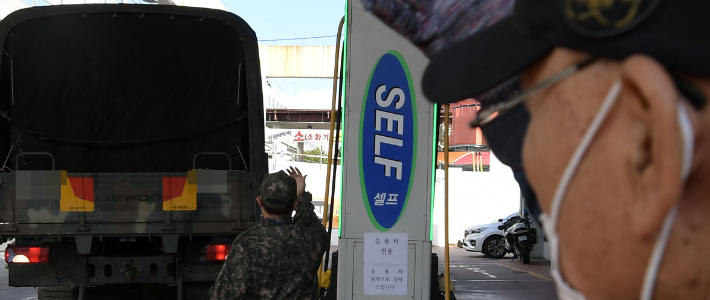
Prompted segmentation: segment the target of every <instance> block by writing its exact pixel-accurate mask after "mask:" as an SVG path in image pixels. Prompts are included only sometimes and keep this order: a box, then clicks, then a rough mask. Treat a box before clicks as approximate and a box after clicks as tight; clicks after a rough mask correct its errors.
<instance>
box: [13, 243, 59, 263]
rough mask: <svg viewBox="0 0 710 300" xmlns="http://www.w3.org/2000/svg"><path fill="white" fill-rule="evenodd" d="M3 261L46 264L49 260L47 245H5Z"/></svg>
mask: <svg viewBox="0 0 710 300" xmlns="http://www.w3.org/2000/svg"><path fill="white" fill-rule="evenodd" d="M5 262H7V263H8V264H10V263H15V264H46V263H48V262H49V247H7V249H5Z"/></svg>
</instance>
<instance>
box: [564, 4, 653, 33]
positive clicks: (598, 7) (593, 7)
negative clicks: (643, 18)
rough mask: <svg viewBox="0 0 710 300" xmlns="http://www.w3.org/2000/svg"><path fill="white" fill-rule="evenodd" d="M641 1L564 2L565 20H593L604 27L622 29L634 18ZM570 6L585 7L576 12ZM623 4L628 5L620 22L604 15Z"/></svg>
mask: <svg viewBox="0 0 710 300" xmlns="http://www.w3.org/2000/svg"><path fill="white" fill-rule="evenodd" d="M642 1H643V0H566V4H565V12H566V13H567V18H569V19H570V20H571V21H576V22H581V21H586V20H588V19H593V20H595V21H596V22H597V23H599V25H602V26H604V27H610V26H613V27H615V28H622V27H624V26H626V25H627V24H629V23H630V22H631V21H633V20H634V18H636V15H637V14H638V11H639V7H640V6H641V2H642ZM572 4H581V5H583V6H585V7H586V10H584V11H577V10H575V9H574V8H573V7H572ZM623 4H627V5H628V4H630V6H629V9H628V11H627V13H626V16H624V18H622V19H620V20H609V19H608V18H607V17H606V16H605V15H604V11H605V10H609V9H613V8H615V7H616V6H617V5H623Z"/></svg>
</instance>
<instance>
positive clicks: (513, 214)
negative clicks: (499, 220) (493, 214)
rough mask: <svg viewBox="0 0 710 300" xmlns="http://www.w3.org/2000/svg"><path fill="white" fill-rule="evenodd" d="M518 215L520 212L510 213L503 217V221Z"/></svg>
mask: <svg viewBox="0 0 710 300" xmlns="http://www.w3.org/2000/svg"><path fill="white" fill-rule="evenodd" d="M518 216H519V214H518V212H514V213H512V214H510V215H509V216H507V217H505V218H504V219H503V222H505V221H507V220H508V219H510V218H512V217H518Z"/></svg>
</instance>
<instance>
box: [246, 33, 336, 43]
mask: <svg viewBox="0 0 710 300" xmlns="http://www.w3.org/2000/svg"><path fill="white" fill-rule="evenodd" d="M330 37H336V35H323V36H310V37H299V38H289V39H273V40H259V42H277V41H293V40H310V39H322V38H330Z"/></svg>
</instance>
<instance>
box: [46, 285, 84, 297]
mask: <svg viewBox="0 0 710 300" xmlns="http://www.w3.org/2000/svg"><path fill="white" fill-rule="evenodd" d="M78 298H79V288H77V287H75V286H42V287H38V288H37V300H76V299H78Z"/></svg>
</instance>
